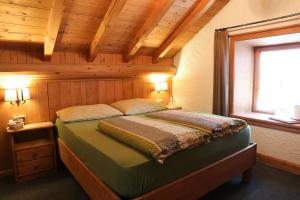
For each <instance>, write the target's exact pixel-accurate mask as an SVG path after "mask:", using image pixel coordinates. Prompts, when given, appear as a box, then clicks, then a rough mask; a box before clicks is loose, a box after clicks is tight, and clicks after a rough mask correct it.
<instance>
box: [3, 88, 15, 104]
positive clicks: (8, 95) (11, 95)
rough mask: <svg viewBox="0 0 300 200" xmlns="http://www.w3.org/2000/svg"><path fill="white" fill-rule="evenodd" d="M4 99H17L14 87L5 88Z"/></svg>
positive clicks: (13, 100)
mask: <svg viewBox="0 0 300 200" xmlns="http://www.w3.org/2000/svg"><path fill="white" fill-rule="evenodd" d="M4 100H5V101H10V102H16V101H18V95H17V90H16V89H5V94H4Z"/></svg>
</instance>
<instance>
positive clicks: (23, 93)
mask: <svg viewBox="0 0 300 200" xmlns="http://www.w3.org/2000/svg"><path fill="white" fill-rule="evenodd" d="M18 97H19V101H26V100H29V99H30V93H29V89H28V88H20V89H19V91H18Z"/></svg>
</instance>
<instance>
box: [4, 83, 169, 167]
mask: <svg viewBox="0 0 300 200" xmlns="http://www.w3.org/2000/svg"><path fill="white" fill-rule="evenodd" d="M170 83H171V80H169V85H170ZM169 87H170V86H169ZM29 89H30V95H31V99H30V100H29V101H27V102H26V103H25V104H20V106H19V107H18V106H17V105H11V104H10V103H8V102H4V101H3V99H4V90H3V89H0V110H1V119H0V171H1V170H6V169H9V168H10V167H11V164H10V163H11V158H10V155H11V154H10V152H9V142H8V137H7V136H6V133H5V128H6V125H7V122H8V120H9V119H11V118H12V117H13V116H16V115H23V114H25V115H26V119H27V123H36V122H43V121H48V120H51V121H53V122H54V121H55V119H56V111H58V110H60V109H63V108H66V107H70V106H76V105H88V104H97V103H107V104H110V103H112V102H114V101H118V100H122V99H129V98H162V99H163V100H164V102H165V103H167V102H168V99H169V96H170V94H171V92H164V93H162V94H159V95H157V94H156V93H155V92H154V86H153V83H150V82H149V81H148V80H146V79H138V78H136V79H131V78H128V79H111V80H105V79H94V80H88V79H87V80H56V81H55V80H49V81H36V82H34V83H33V84H31V85H30V87H29ZM170 90H171V87H170Z"/></svg>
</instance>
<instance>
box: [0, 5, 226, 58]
mask: <svg viewBox="0 0 300 200" xmlns="http://www.w3.org/2000/svg"><path fill="white" fill-rule="evenodd" d="M228 2H229V0H159V1H158V0H155V1H154V0H0V41H2V42H3V41H4V42H7V43H24V42H25V43H29V44H38V45H43V46H44V58H45V59H46V60H49V59H51V55H52V53H53V51H56V50H66V51H81V52H82V51H86V52H87V53H88V60H89V61H93V59H94V58H95V57H96V55H97V53H121V54H123V55H124V56H123V57H124V61H129V60H130V59H132V58H133V57H134V56H135V55H151V56H153V62H157V61H158V60H159V59H161V58H163V57H172V56H174V55H175V54H176V53H177V52H178V51H179V50H180V49H181V48H182V47H183V46H184V45H185V44H186V43H187V42H188V41H189V40H190V39H191V38H193V36H194V35H195V34H196V33H197V32H198V31H199V30H200V29H201V28H203V26H205V25H206V24H207V23H208V22H209V21H210V19H211V18H213V17H214V16H215V15H216V14H217V13H218V12H219V11H220V10H221V9H222V8H223V7H224V6H225V5H226V4H227V3H228Z"/></svg>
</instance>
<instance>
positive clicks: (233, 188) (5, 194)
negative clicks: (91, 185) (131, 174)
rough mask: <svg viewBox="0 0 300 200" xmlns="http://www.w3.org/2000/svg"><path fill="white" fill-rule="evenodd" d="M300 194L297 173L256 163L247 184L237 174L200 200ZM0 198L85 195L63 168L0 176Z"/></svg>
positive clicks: (290, 199)
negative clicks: (33, 175)
mask: <svg viewBox="0 0 300 200" xmlns="http://www.w3.org/2000/svg"><path fill="white" fill-rule="evenodd" d="M299 198H300V176H296V175H293V174H289V173H286V172H283V171H280V170H277V169H274V168H271V167H268V166H265V165H262V164H257V165H256V166H255V168H254V171H253V180H252V182H251V183H250V184H246V185H244V184H241V183H240V177H236V178H234V179H233V180H231V181H230V182H228V183H226V184H224V185H223V186H221V187H219V188H217V189H216V190H214V191H212V192H210V193H209V194H207V195H206V196H204V197H202V198H201V200H219V199H222V200H229V199H230V200H260V199H262V200H269V199H270V200H296V199H299ZM0 199H1V200H2V199H3V200H36V199H40V200H60V199H61V200H66V199H72V200H77V199H78V200H81V199H88V197H87V195H86V194H85V193H84V191H83V190H82V189H81V188H80V186H79V185H78V183H77V182H76V181H75V180H74V179H73V177H72V176H71V175H70V173H69V172H68V171H67V170H66V168H64V167H61V168H60V170H59V172H58V173H57V174H55V175H53V176H50V177H44V178H40V179H37V180H34V181H31V182H27V183H21V184H14V183H13V179H12V177H5V178H1V179H0Z"/></svg>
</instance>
